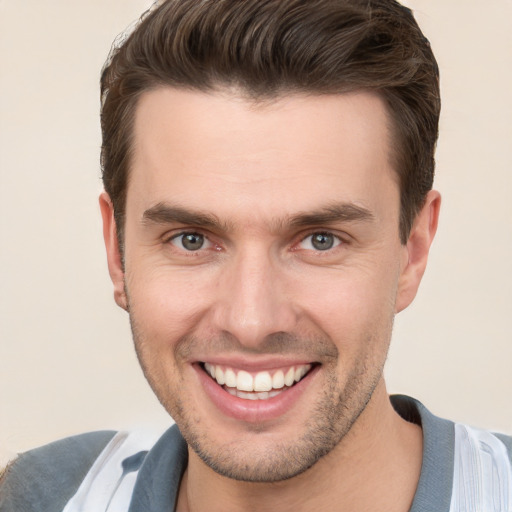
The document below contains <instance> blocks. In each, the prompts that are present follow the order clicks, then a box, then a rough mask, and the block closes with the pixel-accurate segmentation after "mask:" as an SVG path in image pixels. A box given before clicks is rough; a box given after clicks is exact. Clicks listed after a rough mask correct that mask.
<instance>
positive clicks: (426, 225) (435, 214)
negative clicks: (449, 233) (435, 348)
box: [396, 190, 441, 313]
mask: <svg viewBox="0 0 512 512" xmlns="http://www.w3.org/2000/svg"><path fill="white" fill-rule="evenodd" d="M440 207H441V195H440V194H439V192H437V191H436V190H431V191H430V192H429V193H428V194H427V198H426V200H425V204H424V205H423V208H422V209H421V210H420V212H419V213H418V215H417V216H416V219H415V220H414V224H413V226H412V229H411V232H410V234H409V239H408V240H407V244H406V245H405V246H403V263H402V269H401V272H400V278H399V281H398V293H397V299H396V312H397V313H399V312H400V311H402V310H403V309H405V308H406V307H407V306H409V304H410V303H411V302H412V301H413V299H414V297H415V296H416V292H417V291H418V288H419V286H420V282H421V278H422V277H423V273H424V272H425V268H426V266H427V259H428V253H429V250H430V245H431V244H432V241H433V240H434V236H435V234H436V231H437V222H438V219H439V209H440Z"/></svg>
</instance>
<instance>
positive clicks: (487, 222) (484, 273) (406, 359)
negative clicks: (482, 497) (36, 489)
mask: <svg viewBox="0 0 512 512" xmlns="http://www.w3.org/2000/svg"><path fill="white" fill-rule="evenodd" d="M149 4H150V2H149V1H148V0H88V1H81V2H77V1H70V0H24V1H23V2H20V1H18V0H0V91H1V95H0V172H1V174H0V180H1V181H0V340H1V344H0V446H1V447H2V449H1V450H0V452H2V453H3V454H5V453H6V451H9V450H10V451H16V450H25V449H27V448H30V447H32V446H35V445H38V444H41V443H45V442H48V441H50V440H52V439H55V438H57V437H62V436H66V435H69V434H73V433H77V432H82V431H86V430H91V429H101V428H115V429H119V428H132V427H136V426H143V425H154V426H158V427H162V426H164V425H165V424H167V423H168V422H169V421H170V420H169V418H168V417H167V415H166V413H165V412H164V411H163V410H162V409H161V407H160V406H159V404H158V403H157V401H156V399H155V398H154V397H153V395H152V393H151V391H150V390H149V388H148V386H147V385H146V383H145V381H144V378H143V376H142V374H141V371H140V370H139V368H138V365H137V362H136V359H135V356H134V353H133V349H132V344H131V337H130V333H129V328H128V322H127V317H126V315H125V314H124V312H122V311H121V310H118V309H117V308H116V306H115V305H114V302H113V300H112V298H111V295H112V293H111V286H110V281H109V278H108V274H107V269H106V263H105V259H104V254H103V247H102V239H101V230H100V218H99V212H98V208H97V199H96V198H97V195H98V193H99V192H100V190H101V185H100V180H99V165H98V153H99V151H98V149H99V145H100V134H99V123H98V109H99V100H98V78H99V72H100V68H101V66H102V64H103V61H104V59H105V57H106V54H107V52H108V50H109V48H110V44H111V41H112V40H113V38H114V37H115V36H116V34H118V33H119V32H121V31H122V30H123V28H124V27H126V26H127V25H128V24H129V23H131V22H132V21H134V20H135V19H137V17H138V15H139V14H140V13H141V12H142V11H143V10H144V9H145V8H146V7H147V6H149ZM407 4H408V5H409V6H411V7H413V8H414V9H415V10H416V12H417V17H418V19H419V21H420V23H421V24H422V27H423V29H424V32H425V33H426V35H427V36H428V37H429V39H430V40H431V42H432V45H433V47H434V50H435V52H436V54H437V56H438V60H439V63H440V66H441V72H442V88H443V100H444V103H443V116H442V122H441V140H440V144H439V149H438V168H437V169H438V176H437V188H438V189H440V190H441V191H442V193H443V197H444V203H443V209H442V221H441V225H440V229H439V233H438V238H437V240H436V242H435V244H434V248H433V253H432V256H431V261H430V266H429V269H428V271H427V274H426V276H425V280H424V283H423V285H422V289H421V290H420V294H419V296H418V298H417V300H416V302H415V303H414V305H413V306H412V307H411V308H410V309H409V310H407V311H406V312H404V313H403V314H401V315H399V317H398V318H397V322H396V329H395V336H394V344H393V348H392V351H391V354H390V360H389V364H388V367H387V372H386V373H387V378H388V382H389V387H390V390H391V391H392V392H402V393H407V394H411V395H413V396H416V397H418V398H419V399H421V400H422V401H423V402H424V403H425V404H426V405H428V406H429V407H430V408H431V409H432V410H433V411H434V412H436V413H437V414H439V415H442V416H446V417H449V418H452V419H455V420H460V421H465V422H469V423H472V424H476V425H480V426H483V427H489V428H495V429H499V430H502V431H508V432H512V407H511V399H510V397H511V393H510V390H511V387H512V370H511V367H512V200H511V196H512V149H511V147H512V140H511V136H512V94H511V92H510V91H512V65H511V64H512V62H511V60H512V30H511V25H510V20H511V19H512V2H511V0H487V1H486V2H482V1H481V0H409V1H408V2H407ZM484 5H485V7H483V6H484ZM3 456H4V457H5V455H3Z"/></svg>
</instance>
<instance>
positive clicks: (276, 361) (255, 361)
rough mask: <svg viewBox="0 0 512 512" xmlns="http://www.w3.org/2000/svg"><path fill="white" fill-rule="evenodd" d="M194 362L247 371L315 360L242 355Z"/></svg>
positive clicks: (312, 362)
mask: <svg viewBox="0 0 512 512" xmlns="http://www.w3.org/2000/svg"><path fill="white" fill-rule="evenodd" d="M196 363H198V364H200V363H209V364H212V365H219V366H226V367H229V368H237V369H239V370H246V371H249V372H254V371H265V370H275V369H279V368H283V367H289V366H299V365H305V364H311V365H313V364H316V363H317V361H314V360H312V359H308V358H305V357H278V358H276V357H275V356H272V357H268V356H265V357H261V358H254V357H252V358H248V357H243V356H238V355H237V356H218V355H215V356H212V357H208V356H205V357H204V358H198V359H197V360H196Z"/></svg>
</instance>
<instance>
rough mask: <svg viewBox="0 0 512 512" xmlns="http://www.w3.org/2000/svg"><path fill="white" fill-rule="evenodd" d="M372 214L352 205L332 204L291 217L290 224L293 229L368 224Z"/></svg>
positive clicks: (372, 216)
mask: <svg viewBox="0 0 512 512" xmlns="http://www.w3.org/2000/svg"><path fill="white" fill-rule="evenodd" d="M374 218H375V217H374V215H373V213H372V212H371V211H370V210H368V209H367V208H364V207H363V206H359V205H356V204H354V203H333V204H330V205H328V206H326V207H324V208H321V209H320V210H318V211H313V212H305V213H299V214H298V215H295V216H293V218H292V219H291V222H290V224H291V225H292V226H294V227H304V226H311V225H313V226H315V225H320V224H333V223H335V222H370V221H373V220H374Z"/></svg>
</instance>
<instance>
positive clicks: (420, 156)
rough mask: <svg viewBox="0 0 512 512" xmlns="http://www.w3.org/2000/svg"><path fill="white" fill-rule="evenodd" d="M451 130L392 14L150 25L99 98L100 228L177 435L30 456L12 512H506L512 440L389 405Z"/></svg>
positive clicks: (175, 10)
mask: <svg viewBox="0 0 512 512" xmlns="http://www.w3.org/2000/svg"><path fill="white" fill-rule="evenodd" d="M439 107H440V101H439V88H438V71H437V65H436V63H435V59H434V57H433V55H432V52H431V49H430V47H429V44H428V42H427V41H426V39H425V38H424V37H423V35H422V34H421V31H420V30H419V28H418V27H417V25H416V23H415V21H414V19H413V17H412V15H411V13H410V11H409V10H407V9H406V8H404V7H402V6H400V5H399V4H397V3H396V2H394V1H392V0H373V1H367V0H365V1H358V0H350V1H348V0H344V1H343V0H337V1H332V0H266V1H262V0H244V1H235V0H229V1H228V0H220V1H219V0H215V1H213V0H206V1H201V2H199V1H197V0H169V1H167V2H164V3H163V4H162V5H161V6H160V7H159V8H158V9H156V10H154V11H153V12H151V13H150V14H149V15H148V16H146V17H145V18H144V20H143V21H142V23H141V24H140V25H139V27H138V28H137V29H136V31H135V32H134V33H133V34H132V35H131V36H130V37H129V38H128V39H127V40H126V41H125V42H124V43H123V44H122V46H121V47H120V48H118V49H117V50H115V51H114V53H113V55H112V56H111V59H110V61H109V62H108V64H107V66H106V68H105V70H104V73H103V77H102V130H103V147H102V165H103V179H104V186H105V193H103V194H102V196H101V197H100V206H101V211H102V216H103V223H104V238H105V244H106V248H107V257H108V263H109V270H110V275H111V278H112V281H113V283H114V295H115V300H116V302H117V304H118V305H119V306H121V307H122V308H123V309H125V310H126V311H128V313H129V315H130V321H131V325H132V331H133V336H134V341H135V347H136V350H137V354H138V357H139V360H140V362H141V365H142V368H143V370H144V373H145V375H146V377H147V379H148V381H149V383H150V385H151V386H152V388H153V390H154V392H155V393H156V395H157V397H158V398H159V400H160V401H161V403H162V405H163V406H164V407H165V408H166V409H167V411H168V412H169V413H170V415H171V416H172V417H173V419H174V420H175V421H176V424H177V426H175V427H173V428H171V429H170V430H169V431H168V432H166V433H165V434H164V435H163V436H162V437H161V438H160V439H159V440H158V441H157V442H154V441H153V440H151V439H147V438H144V437H142V438H141V437H138V436H137V434H134V435H128V434H125V433H117V434H116V433H110V432H106V433H96V434H88V435H84V436H79V437H77V438H71V439H67V440H64V441H61V442H58V443H56V444H54V445H50V446H48V447H43V448H41V449H39V450H35V451H33V452H29V453H27V454H25V455H22V456H21V457H20V458H19V459H18V461H17V462H16V463H15V464H14V465H13V466H12V467H11V468H10V470H9V471H8V473H7V476H6V479H5V482H4V485H3V488H2V498H1V499H0V505H1V510H5V511H10V510H24V511H25V510H27V511H28V510H65V511H66V512H70V511H74V510H94V511H96V510H110V511H112V510H119V511H121V510H130V511H135V510H140V511H162V510H172V509H175V510H178V511H179V512H181V511H192V512H193V511H204V510H209V511H210V510H219V511H220V510H222V511H226V510H227V511H230V510H233V511H242V510H243V511H245V510H254V511H258V510H268V509H271V510H274V509H276V510H292V509H293V510H304V511H309V510H351V511H363V510H379V511H388V510H389V511H391V510H393V511H407V510H411V511H413V512H418V511H427V510H435V511H444V510H446V511H448V510H450V511H452V512H454V511H463V510H502V511H507V510H510V509H511V508H512V488H511V487H512V486H511V475H512V466H511V464H512V463H511V452H512V440H511V439H510V438H507V437H505V436H500V435H494V434H491V433H487V432H483V431H478V430H475V429H472V428H469V427H465V426H463V425H458V424H457V425H454V424H453V423H451V422H448V421H446V420H441V419H439V418H436V417H434V416H433V415H431V414H430V413H429V412H428V411H427V410H426V409H425V408H424V407H423V406H422V405H421V404H419V403H418V402H416V401H415V400H413V399H410V398H407V397H392V399H391V400H390V399H389V397H388V395H387V392H386V387H385V383H384V379H383V375H382V370H383V366H384V362H385V359H386V355H387V350H388V346H389V342H390V338H391V331H392V325H393V318H394V315H395V314H396V313H398V312H400V311H401V310H403V309H404V308H406V307H407V306H408V305H409V304H410V303H411V301H412V300H413V299H414V296H415V294H416V291H417V289H418V286H419V283H420V281H421V277H422V275H423V272H424V270H425V266H426V263H427V257H428V252H429V247H430V244H431V242H432V239H433V237H434V235H435V231H436V227H437V219H438V214H439V206H440V196H439V194H438V193H437V192H436V191H433V190H432V181H433V171H434V147H435V142H436V139H437V125H438V117H439ZM2 500H3V501H2Z"/></svg>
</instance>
